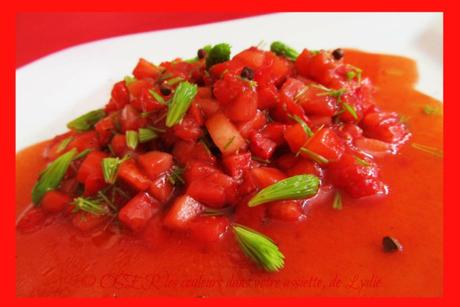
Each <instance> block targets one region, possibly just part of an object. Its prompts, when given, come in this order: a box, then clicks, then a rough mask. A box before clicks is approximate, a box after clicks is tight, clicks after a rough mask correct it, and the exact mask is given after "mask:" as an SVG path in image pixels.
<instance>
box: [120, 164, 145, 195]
mask: <svg viewBox="0 0 460 307" xmlns="http://www.w3.org/2000/svg"><path fill="white" fill-rule="evenodd" d="M118 177H119V178H120V179H121V180H123V181H124V182H125V183H127V184H128V185H129V186H131V187H132V188H134V189H136V190H137V191H145V190H147V189H148V188H149V187H150V184H151V181H150V180H149V179H148V178H147V176H145V175H144V173H143V172H141V170H140V169H139V167H138V166H137V164H136V162H135V161H134V160H133V159H129V160H127V161H125V162H123V163H122V164H121V165H120V167H119V169H118Z"/></svg>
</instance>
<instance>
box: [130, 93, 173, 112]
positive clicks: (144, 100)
mask: <svg viewBox="0 0 460 307" xmlns="http://www.w3.org/2000/svg"><path fill="white" fill-rule="evenodd" d="M150 91H153V89H147V88H142V89H140V91H139V96H138V97H137V98H136V99H134V100H133V101H132V102H131V105H132V106H133V107H134V108H135V109H136V110H138V111H139V112H153V111H156V110H161V109H164V108H165V107H166V105H164V104H162V103H160V102H159V101H157V100H156V99H155V98H154V97H153V96H152V94H150ZM156 92H157V93H158V91H156ZM158 95H159V96H161V94H160V93H158Z"/></svg>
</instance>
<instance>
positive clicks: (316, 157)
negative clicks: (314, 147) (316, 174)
mask: <svg viewBox="0 0 460 307" xmlns="http://www.w3.org/2000/svg"><path fill="white" fill-rule="evenodd" d="M299 153H303V154H306V155H307V156H308V157H309V158H310V159H312V160H313V161H315V162H318V163H320V164H327V163H329V160H328V159H326V158H325V157H323V156H322V155H320V154H317V153H316V152H313V151H311V150H310V149H307V148H305V147H300V149H299Z"/></svg>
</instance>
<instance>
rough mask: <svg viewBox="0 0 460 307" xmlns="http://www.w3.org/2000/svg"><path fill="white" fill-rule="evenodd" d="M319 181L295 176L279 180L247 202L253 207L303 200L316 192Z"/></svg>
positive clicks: (310, 176) (316, 178) (314, 177)
mask: <svg viewBox="0 0 460 307" xmlns="http://www.w3.org/2000/svg"><path fill="white" fill-rule="evenodd" d="M319 183H320V182H319V179H318V177H316V176H314V175H297V176H293V177H289V178H286V179H283V180H280V181H278V182H276V183H274V184H272V185H270V186H268V187H266V188H264V189H262V190H260V191H259V192H258V193H257V194H256V195H255V196H254V197H252V198H251V200H250V201H249V202H248V206H249V207H255V206H258V205H261V204H264V203H267V202H271V201H275V200H288V199H303V198H307V197H310V196H313V195H315V194H316V193H317V192H318V187H319Z"/></svg>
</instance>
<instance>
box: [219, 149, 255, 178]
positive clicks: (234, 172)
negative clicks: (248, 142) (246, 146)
mask: <svg viewBox="0 0 460 307" xmlns="http://www.w3.org/2000/svg"><path fill="white" fill-rule="evenodd" d="M222 162H223V164H224V166H225V169H226V170H227V171H228V173H229V174H230V175H231V176H232V177H241V176H242V175H243V170H245V169H249V168H250V167H251V162H252V159H251V153H250V152H247V153H244V154H233V155H229V156H226V157H224V158H223V159H222Z"/></svg>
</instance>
